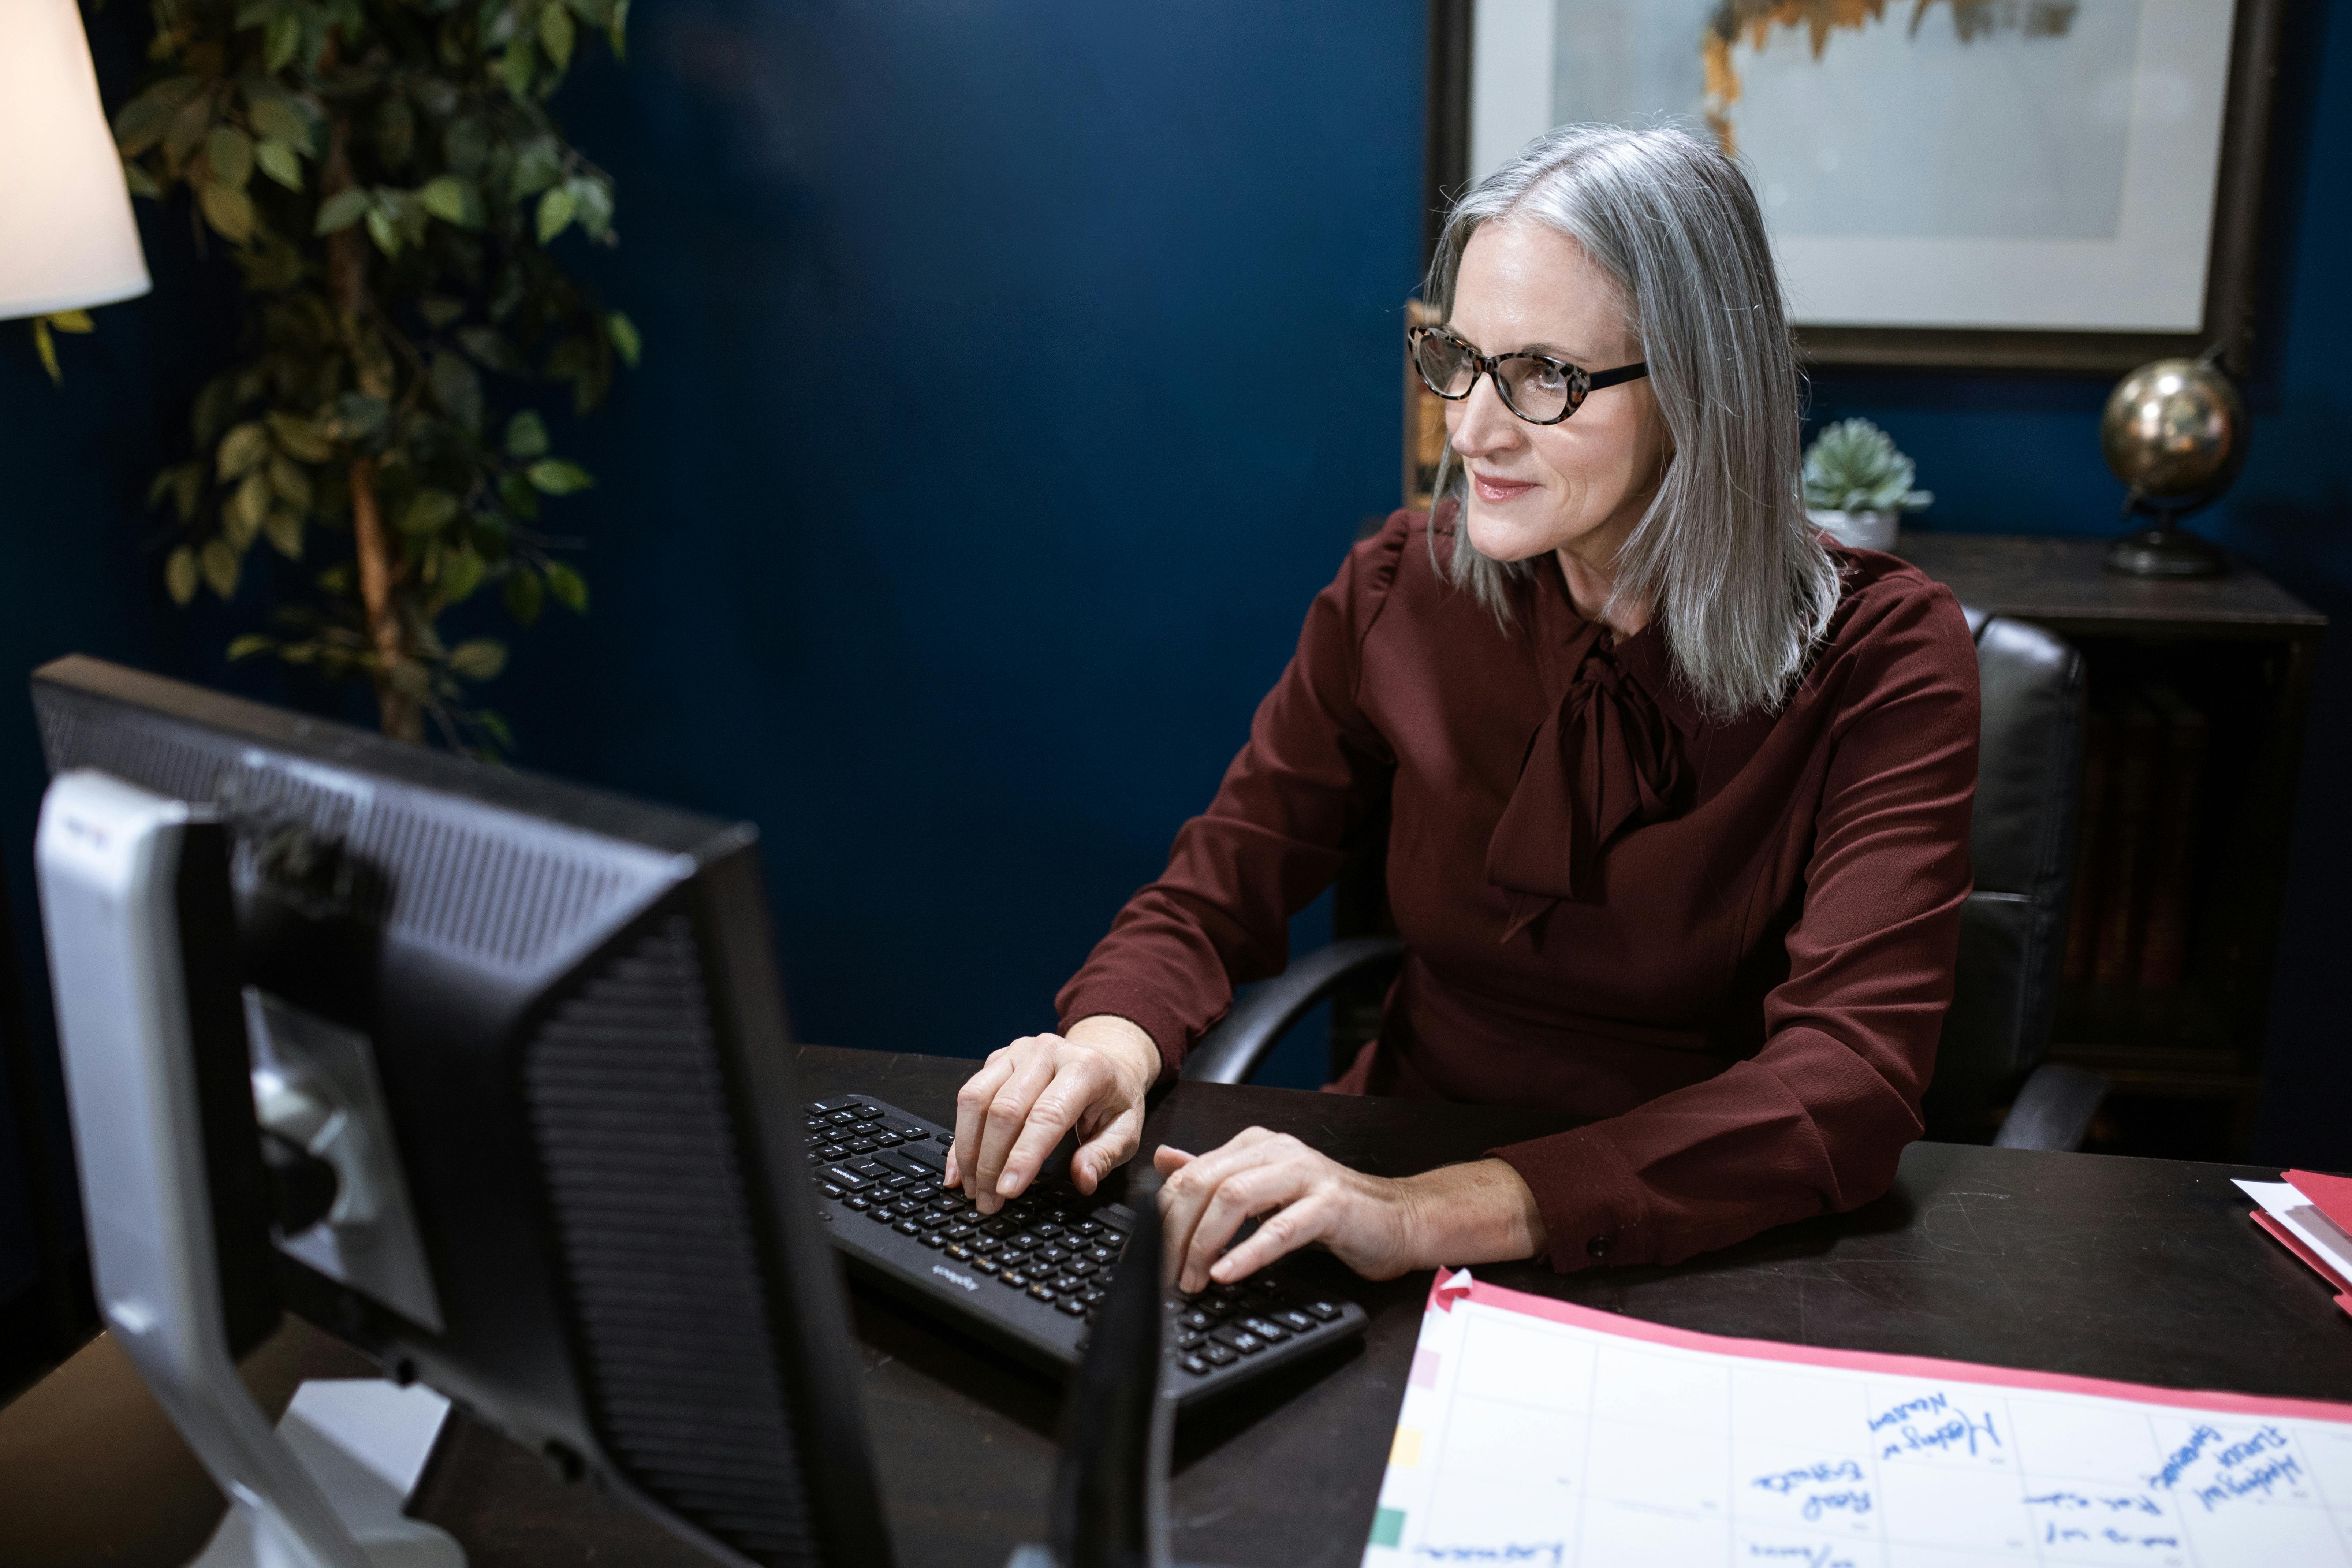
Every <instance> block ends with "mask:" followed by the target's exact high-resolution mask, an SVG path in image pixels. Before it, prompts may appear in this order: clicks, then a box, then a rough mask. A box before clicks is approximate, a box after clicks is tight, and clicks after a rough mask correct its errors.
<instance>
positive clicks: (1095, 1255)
mask: <svg viewBox="0 0 2352 1568" xmlns="http://www.w3.org/2000/svg"><path fill="white" fill-rule="evenodd" d="M1087 1258H1091V1259H1092V1260H1093V1261H1095V1262H1097V1263H1116V1262H1118V1253H1116V1252H1114V1251H1112V1250H1111V1249H1110V1248H1109V1247H1087Z"/></svg>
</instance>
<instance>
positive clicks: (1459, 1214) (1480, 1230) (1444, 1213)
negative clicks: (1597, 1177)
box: [1397, 1160, 1549, 1268]
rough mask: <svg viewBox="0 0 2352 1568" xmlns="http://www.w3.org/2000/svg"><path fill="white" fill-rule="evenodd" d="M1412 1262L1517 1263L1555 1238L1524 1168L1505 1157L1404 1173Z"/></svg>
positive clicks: (1412, 1265) (1426, 1265) (1420, 1265)
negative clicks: (1415, 1173)
mask: <svg viewBox="0 0 2352 1568" xmlns="http://www.w3.org/2000/svg"><path fill="white" fill-rule="evenodd" d="M1397 1186H1398V1188H1399V1189H1400V1194H1399V1195H1400V1197H1401V1199H1402V1205H1403V1207H1404V1211H1405V1227H1406V1237H1407V1241H1406V1247H1407V1250H1408V1251H1409V1252H1410V1253H1411V1255H1412V1261H1411V1262H1410V1263H1408V1264H1407V1265H1406V1267H1407V1268H1437V1267H1439V1266H1440V1265H1442V1264H1453V1265H1457V1266H1458V1265H1464V1264H1472V1263H1516V1262H1517V1261H1519V1260H1520V1259H1522V1258H1533V1257H1535V1256H1536V1255H1537V1254H1538V1253H1539V1252H1541V1251H1542V1250H1543V1249H1544V1244H1545V1242H1546V1241H1547V1240H1548V1239H1549V1237H1547V1236H1546V1234H1545V1230H1544V1220H1543V1211H1542V1210H1541V1209H1540V1208H1538V1206H1537V1205H1536V1195H1535V1194H1534V1193H1533V1192H1531V1191H1530V1190H1528V1184H1527V1181H1526V1179H1525V1178H1523V1177H1522V1176H1521V1175H1520V1174H1519V1173H1518V1172H1517V1171H1516V1170H1513V1169H1512V1168H1511V1166H1510V1165H1509V1164H1508V1163H1506V1162H1504V1161H1501V1160H1475V1161H1473V1162H1471V1163H1469V1164H1466V1165H1444V1166H1441V1167H1440V1168H1438V1169H1437V1170H1434V1171H1425V1172H1423V1173H1422V1174H1420V1175H1418V1176H1406V1177H1402V1178H1401V1179H1400V1180H1399V1181H1398V1183H1397Z"/></svg>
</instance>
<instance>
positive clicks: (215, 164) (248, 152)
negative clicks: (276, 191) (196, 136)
mask: <svg viewBox="0 0 2352 1568" xmlns="http://www.w3.org/2000/svg"><path fill="white" fill-rule="evenodd" d="M205 163H209V164H211V165H212V172H213V178H214V179H215V180H216V181H218V182H219V183H220V184H224V185H227V186H230V187H231V188H232V189H235V190H240V191H241V190H243V189H245V184H246V182H247V180H250V179H252V178H253V138H252V137H250V136H247V134H246V133H245V132H242V131H239V130H238V129H237V128H236V126H234V125H215V126H214V127H213V129H212V133H211V134H210V135H208V136H206V137H205Z"/></svg>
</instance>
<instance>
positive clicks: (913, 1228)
mask: <svg viewBox="0 0 2352 1568" xmlns="http://www.w3.org/2000/svg"><path fill="white" fill-rule="evenodd" d="M890 1228H891V1229H892V1230H895V1231H897V1232H898V1234H899V1235H900V1236H920V1235H922V1234H923V1227H922V1226H919V1225H917V1224H916V1223H915V1222H914V1221H913V1220H910V1219H902V1220H900V1221H899V1222H898V1224H897V1225H894V1226H891V1227H890Z"/></svg>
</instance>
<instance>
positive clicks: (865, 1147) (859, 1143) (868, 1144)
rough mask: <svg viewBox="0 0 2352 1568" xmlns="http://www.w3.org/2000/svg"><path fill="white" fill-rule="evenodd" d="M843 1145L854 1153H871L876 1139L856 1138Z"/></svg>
mask: <svg viewBox="0 0 2352 1568" xmlns="http://www.w3.org/2000/svg"><path fill="white" fill-rule="evenodd" d="M842 1147H843V1148H845V1149H846V1150H848V1151H849V1152H851V1153H853V1154H871V1153H873V1152H874V1140H872V1139H871V1138H854V1139H852V1140H850V1141H849V1142H846V1143H844V1144H843V1145H842Z"/></svg>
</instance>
